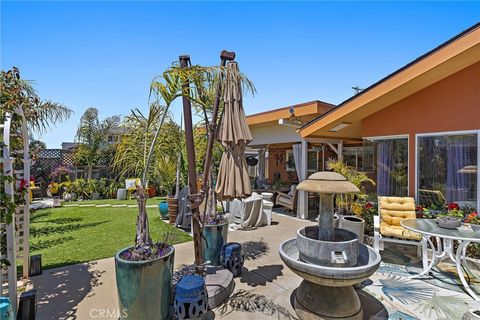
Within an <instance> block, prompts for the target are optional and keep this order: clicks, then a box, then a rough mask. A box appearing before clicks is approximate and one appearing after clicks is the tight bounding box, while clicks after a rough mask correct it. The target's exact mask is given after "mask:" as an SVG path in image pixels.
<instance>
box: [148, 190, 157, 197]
mask: <svg viewBox="0 0 480 320" xmlns="http://www.w3.org/2000/svg"><path fill="white" fill-rule="evenodd" d="M147 192H148V197H149V198H153V197H155V196H156V195H157V190H156V189H155V187H150V188H148V191H147Z"/></svg>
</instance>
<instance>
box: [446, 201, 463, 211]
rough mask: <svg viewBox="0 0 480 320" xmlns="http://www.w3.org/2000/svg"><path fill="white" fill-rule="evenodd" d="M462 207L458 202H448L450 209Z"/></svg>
mask: <svg viewBox="0 0 480 320" xmlns="http://www.w3.org/2000/svg"><path fill="white" fill-rule="evenodd" d="M458 209H460V206H459V205H458V204H456V203H455V202H452V203H449V204H448V210H458Z"/></svg>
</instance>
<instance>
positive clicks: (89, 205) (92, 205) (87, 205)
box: [80, 204, 95, 207]
mask: <svg viewBox="0 0 480 320" xmlns="http://www.w3.org/2000/svg"><path fill="white" fill-rule="evenodd" d="M80 207H95V205H94V204H81V205H80Z"/></svg>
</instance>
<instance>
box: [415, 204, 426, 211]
mask: <svg viewBox="0 0 480 320" xmlns="http://www.w3.org/2000/svg"><path fill="white" fill-rule="evenodd" d="M415 210H416V211H418V212H423V211H424V210H425V209H423V207H422V206H420V205H418V206H417V207H416V208H415Z"/></svg>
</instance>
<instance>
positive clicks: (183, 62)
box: [179, 55, 203, 269]
mask: <svg viewBox="0 0 480 320" xmlns="http://www.w3.org/2000/svg"><path fill="white" fill-rule="evenodd" d="M179 60H180V67H181V68H187V67H188V65H189V64H190V56H188V55H183V56H180V57H179ZM189 87H190V83H189V81H188V80H186V81H185V82H184V83H183V85H182V89H183V94H184V95H183V98H182V102H183V116H184V122H185V142H186V143H185V144H186V149H187V164H188V190H189V199H190V204H191V209H192V232H193V250H194V252H195V266H196V268H197V269H198V268H200V267H201V265H202V264H203V255H202V229H201V227H200V219H199V215H200V210H199V209H198V207H199V205H200V203H201V200H202V199H199V198H197V197H192V195H197V175H196V172H195V145H194V140H193V124H192V106H191V103H190V99H189V98H188V97H187V96H186V94H188V93H189V91H190V89H189Z"/></svg>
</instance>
